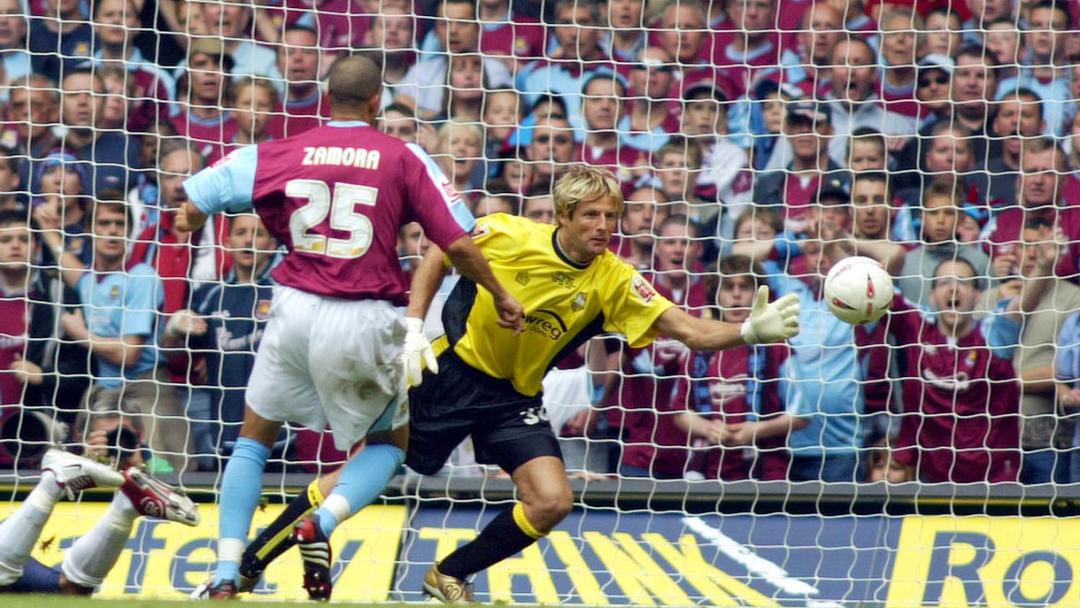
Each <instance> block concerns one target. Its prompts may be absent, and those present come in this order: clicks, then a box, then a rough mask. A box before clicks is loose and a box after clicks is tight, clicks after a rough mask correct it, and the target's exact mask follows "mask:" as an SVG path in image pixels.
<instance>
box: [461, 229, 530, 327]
mask: <svg viewBox="0 0 1080 608" xmlns="http://www.w3.org/2000/svg"><path fill="white" fill-rule="evenodd" d="M446 255H447V256H448V257H449V258H450V261H451V262H453V264H454V267H455V268H457V269H458V271H460V272H461V274H462V275H464V276H465V277H466V278H467V279H469V280H470V281H472V282H474V283H476V284H477V285H480V286H481V287H483V288H484V289H486V290H488V291H489V292H491V295H492V297H494V299H495V309H496V310H497V311H498V313H499V327H504V328H506V329H513V330H514V331H517V332H520V331H523V330H524V329H525V323H524V318H525V309H524V308H522V306H521V303H520V302H518V301H517V299H516V298H514V296H512V295H510V292H509V291H507V290H506V288H505V287H503V286H502V283H500V282H499V279H497V278H495V273H493V272H492V271H491V266H490V265H489V264H488V261H487V260H486V259H485V258H484V254H482V253H481V252H480V248H479V247H477V246H476V243H474V242H473V240H472V239H471V238H470V237H467V236H463V237H461V238H459V239H458V240H456V241H454V242H453V243H451V244H450V247H449V248H447V250H446Z"/></svg>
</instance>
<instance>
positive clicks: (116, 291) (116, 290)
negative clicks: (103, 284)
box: [109, 285, 120, 300]
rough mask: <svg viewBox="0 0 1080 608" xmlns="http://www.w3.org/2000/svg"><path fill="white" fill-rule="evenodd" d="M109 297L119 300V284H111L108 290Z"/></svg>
mask: <svg viewBox="0 0 1080 608" xmlns="http://www.w3.org/2000/svg"><path fill="white" fill-rule="evenodd" d="M109 297H110V298H112V299H114V300H119V299H120V286H119V285H113V286H112V289H110V290H109Z"/></svg>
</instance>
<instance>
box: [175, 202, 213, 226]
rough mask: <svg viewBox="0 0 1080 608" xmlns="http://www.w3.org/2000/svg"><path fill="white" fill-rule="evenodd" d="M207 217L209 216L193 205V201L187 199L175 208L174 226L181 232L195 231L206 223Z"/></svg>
mask: <svg viewBox="0 0 1080 608" xmlns="http://www.w3.org/2000/svg"><path fill="white" fill-rule="evenodd" d="M207 217H209V216H208V215H206V214H205V213H203V212H202V211H199V208H198V207H196V206H195V203H192V202H191V201H187V202H185V203H184V204H183V205H181V206H180V209H179V210H177V212H176V222H175V224H174V226H176V229H177V230H179V231H181V232H195V231H196V230H200V229H201V228H202V227H203V225H204V224H206V219H207Z"/></svg>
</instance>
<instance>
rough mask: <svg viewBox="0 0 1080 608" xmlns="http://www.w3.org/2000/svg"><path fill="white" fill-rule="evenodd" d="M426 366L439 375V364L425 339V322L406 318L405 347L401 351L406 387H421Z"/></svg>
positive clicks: (414, 318)
mask: <svg viewBox="0 0 1080 608" xmlns="http://www.w3.org/2000/svg"><path fill="white" fill-rule="evenodd" d="M424 366H427V368H428V369H429V370H431V373H433V374H437V373H439V362H438V360H436V359H435V351H434V350H433V349H432V348H431V342H428V339H427V338H425V337H424V320H423V319H417V318H416V317H405V346H403V347H402V349H401V367H402V376H403V380H404V382H405V387H406V388H408V387H410V386H419V385H420V382H421V381H423V379H424Z"/></svg>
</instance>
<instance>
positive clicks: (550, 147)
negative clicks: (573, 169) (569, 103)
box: [526, 116, 577, 190]
mask: <svg viewBox="0 0 1080 608" xmlns="http://www.w3.org/2000/svg"><path fill="white" fill-rule="evenodd" d="M531 132H532V142H531V143H530V144H529V164H530V165H531V167H532V174H533V175H532V183H530V184H529V187H530V188H531V187H532V186H535V185H543V186H547V187H548V188H551V187H552V185H553V184H554V183H555V180H556V179H558V177H559V175H562V173H563V172H565V171H566V170H567V169H569V168H570V163H571V162H573V161H574V157H575V156H576V155H577V146H576V145H575V144H574V130H573V129H572V128H570V122H569V121H567V120H566V119H565V118H560V117H556V116H539V117H537V120H536V124H535V125H534V126H533V127H532V129H531ZM527 189H528V188H526V190H527Z"/></svg>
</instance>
